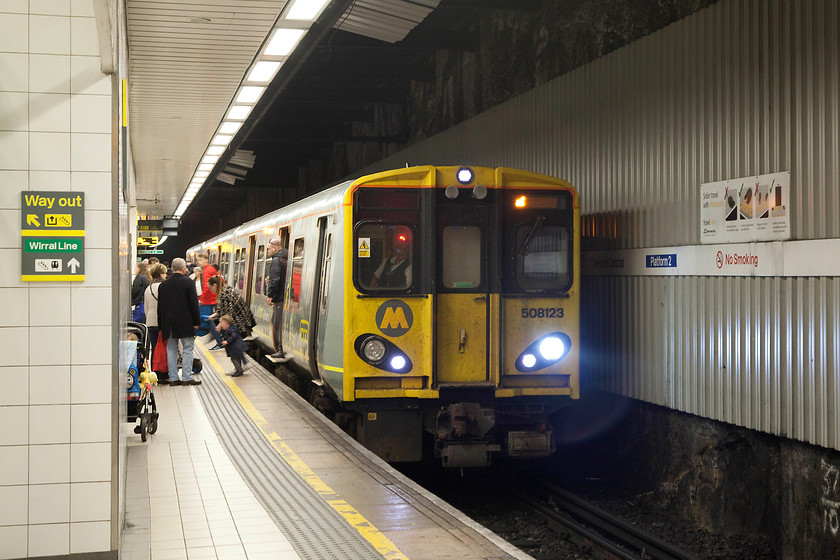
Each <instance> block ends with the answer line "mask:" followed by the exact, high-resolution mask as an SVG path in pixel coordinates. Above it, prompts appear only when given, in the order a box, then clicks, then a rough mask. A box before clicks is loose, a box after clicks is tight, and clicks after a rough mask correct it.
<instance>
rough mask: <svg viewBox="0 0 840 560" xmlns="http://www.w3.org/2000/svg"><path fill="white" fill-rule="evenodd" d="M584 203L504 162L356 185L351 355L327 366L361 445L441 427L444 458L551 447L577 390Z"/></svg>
mask: <svg viewBox="0 0 840 560" xmlns="http://www.w3.org/2000/svg"><path fill="white" fill-rule="evenodd" d="M579 212H580V204H579V199H578V194H577V192H576V191H575V189H574V188H573V187H572V186H571V185H570V184H569V183H567V182H565V181H563V180H560V179H556V178H552V177H548V176H544V175H539V174H535V173H529V172H524V171H517V170H513V169H505V168H498V169H492V168H478V167H474V168H467V167H460V168H459V167H431V166H430V167H415V168H406V169H398V170H395V171H389V172H385V173H380V174H377V175H371V176H367V177H363V178H362V179H359V180H358V181H356V182H354V183H353V184H352V185H350V186H349V188H347V190H346V191H345V194H344V209H343V211H342V214H343V218H344V219H343V220H340V221H341V222H343V230H344V231H343V232H342V233H343V234H342V235H339V236H337V237H338V238H339V239H341V238H343V243H342V244H343V249H344V251H343V254H344V259H343V261H344V262H343V268H344V284H343V285H344V294H343V306H344V309H343V338H344V340H343V351H342V354H343V356H342V360H341V361H342V362H343V363H342V364H341V367H336V368H329V367H327V368H326V369H325V371H324V373H325V374H326V375H325V376H324V377H325V381H326V382H327V384H329V385H333V386H334V389H335V393H336V394H338V395H339V396H340V400H341V401H342V403H343V406H344V407H345V409H346V412H345V417H346V418H352V419H353V424H354V425H353V426H352V429H353V430H354V431H355V432H356V437H357V438H358V439H359V440H360V441H361V442H362V443H363V444H365V445H366V446H367V447H368V448H370V449H372V450H373V451H375V452H376V453H377V454H379V455H380V456H381V457H383V458H385V459H386V460H389V461H415V460H419V459H420V458H421V455H422V449H423V441H424V440H426V442H427V443H428V442H429V441H433V442H434V443H433V447H434V453H435V456H437V457H439V458H440V459H441V460H442V462H443V464H444V465H445V466H447V467H470V466H484V465H487V464H489V462H490V460H491V457H492V456H493V455H494V454H501V455H504V456H511V457H517V456H518V457H540V456H546V455H549V454H550V453H552V452H553V450H554V443H553V438H552V427H551V425H550V423H549V415H550V414H551V413H552V412H554V411H556V410H557V409H558V408H560V407H562V406H563V405H564V404H566V403H568V401H569V399H577V398H578V397H579V394H580V376H579V362H580V295H579V289H580V270H579V262H580V226H579V224H580V214H579ZM336 299H338V298H336ZM290 320H291V319H290ZM336 342H337V341H336ZM322 366H323V363H322ZM338 383H340V384H341V386H340V387H335V385H336V384H338ZM347 412H349V415H347Z"/></svg>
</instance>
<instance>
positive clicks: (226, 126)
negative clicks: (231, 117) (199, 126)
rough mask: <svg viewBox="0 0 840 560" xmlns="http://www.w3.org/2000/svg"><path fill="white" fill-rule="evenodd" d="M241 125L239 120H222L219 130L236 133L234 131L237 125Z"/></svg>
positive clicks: (237, 128)
mask: <svg viewBox="0 0 840 560" xmlns="http://www.w3.org/2000/svg"><path fill="white" fill-rule="evenodd" d="M240 126H242V123H241V122H227V121H225V122H223V123H222V125H221V126H220V127H219V132H221V133H223V134H236V131H237V130H239V127H240Z"/></svg>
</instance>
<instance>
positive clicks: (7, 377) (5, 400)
mask: <svg viewBox="0 0 840 560" xmlns="http://www.w3.org/2000/svg"><path fill="white" fill-rule="evenodd" d="M8 330H11V329H0V337H4V338H3V340H7V339H6V338H5V333H6V331H8ZM16 330H26V329H16ZM0 387H3V390H2V391H0V406H18V405H27V404H29V368H28V367H26V366H17V367H0ZM0 425H2V426H10V425H12V424H0ZM24 443H26V440H25V441H24Z"/></svg>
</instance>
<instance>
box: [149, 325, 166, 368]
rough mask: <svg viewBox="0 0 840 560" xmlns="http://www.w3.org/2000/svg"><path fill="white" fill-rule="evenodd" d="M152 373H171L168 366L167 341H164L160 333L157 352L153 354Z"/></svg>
mask: <svg viewBox="0 0 840 560" xmlns="http://www.w3.org/2000/svg"><path fill="white" fill-rule="evenodd" d="M152 371H154V372H156V373H169V366H167V365H166V341H165V340H164V339H163V333H158V339H157V344H155V351H154V352H153V353H152Z"/></svg>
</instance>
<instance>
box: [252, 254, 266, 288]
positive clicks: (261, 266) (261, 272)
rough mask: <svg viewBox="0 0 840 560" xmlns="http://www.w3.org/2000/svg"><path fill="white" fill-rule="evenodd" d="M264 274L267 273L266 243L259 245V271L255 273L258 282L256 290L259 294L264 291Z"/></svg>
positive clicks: (255, 285)
mask: <svg viewBox="0 0 840 560" xmlns="http://www.w3.org/2000/svg"><path fill="white" fill-rule="evenodd" d="M264 275H265V245H260V246H259V247H257V273H256V274H255V276H256V278H257V279H256V282H255V284H254V291H256V292H257V294H261V293H262V288H263V277H264Z"/></svg>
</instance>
